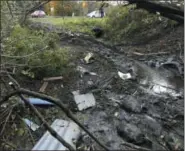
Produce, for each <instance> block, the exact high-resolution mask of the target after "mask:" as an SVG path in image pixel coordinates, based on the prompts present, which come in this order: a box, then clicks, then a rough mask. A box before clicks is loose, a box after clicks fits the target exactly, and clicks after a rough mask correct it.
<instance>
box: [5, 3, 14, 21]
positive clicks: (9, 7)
mask: <svg viewBox="0 0 185 151" xmlns="http://www.w3.org/2000/svg"><path fill="white" fill-rule="evenodd" d="M6 4H7V6H8V9H9V11H10V14H11V16H12V18H13V13H12V9H11V6H10V4H9V2H8V1H6Z"/></svg>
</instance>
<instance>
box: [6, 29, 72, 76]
mask: <svg viewBox="0 0 185 151" xmlns="http://www.w3.org/2000/svg"><path fill="white" fill-rule="evenodd" d="M58 42H59V36H58V35H57V34H55V33H44V32H43V31H42V30H40V31H33V30H29V29H27V28H22V27H20V26H18V25H17V26H15V27H14V29H13V31H12V33H11V36H10V37H8V38H7V39H6V41H5V42H4V44H5V49H4V50H5V51H4V52H3V54H4V55H7V56H11V57H6V56H5V57H3V58H2V59H3V62H8V66H16V67H17V66H18V67H17V68H16V69H17V70H16V71H17V74H20V73H21V74H24V75H26V76H29V77H31V78H39V79H40V78H43V77H45V76H57V75H60V74H62V73H63V72H64V70H65V68H66V66H67V64H68V59H69V58H68V51H67V48H61V47H60V46H59V45H58Z"/></svg>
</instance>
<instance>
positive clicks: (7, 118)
mask: <svg viewBox="0 0 185 151" xmlns="http://www.w3.org/2000/svg"><path fill="white" fill-rule="evenodd" d="M13 108H14V106H13V107H12V108H11V110H10V112H9V114H8V116H7V117H6V120H5V123H4V125H3V128H2V130H1V133H0V135H1V136H2V134H3V132H4V130H5V127H6V124H7V122H8V120H9V118H10V115H11V114H12V111H13Z"/></svg>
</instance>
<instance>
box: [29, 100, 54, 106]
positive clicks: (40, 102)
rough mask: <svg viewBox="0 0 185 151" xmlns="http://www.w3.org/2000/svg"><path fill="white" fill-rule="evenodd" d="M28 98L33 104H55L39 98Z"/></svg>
mask: <svg viewBox="0 0 185 151" xmlns="http://www.w3.org/2000/svg"><path fill="white" fill-rule="evenodd" d="M28 100H29V102H30V103H31V104H33V105H49V106H51V105H54V104H53V103H50V102H48V101H45V100H42V99H38V98H29V99H28Z"/></svg>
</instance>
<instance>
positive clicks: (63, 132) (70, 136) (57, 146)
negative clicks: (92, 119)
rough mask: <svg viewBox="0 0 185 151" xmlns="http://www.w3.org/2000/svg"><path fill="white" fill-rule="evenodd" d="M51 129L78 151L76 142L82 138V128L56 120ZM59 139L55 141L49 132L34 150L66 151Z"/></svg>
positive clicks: (72, 123)
mask: <svg viewBox="0 0 185 151" xmlns="http://www.w3.org/2000/svg"><path fill="white" fill-rule="evenodd" d="M51 127H52V128H53V129H54V130H55V131H56V132H58V134H59V135H60V136H61V137H62V138H63V139H64V140H65V141H66V142H68V143H69V144H70V145H71V146H72V147H73V148H74V150H75V149H76V142H77V140H78V138H79V137H80V134H81V132H80V128H79V127H78V126H77V125H76V124H75V123H74V122H72V121H65V120H61V119H56V120H55V121H54V122H53V123H52V125H51ZM66 149H67V148H66V147H65V146H63V145H62V144H61V143H60V142H59V141H58V140H57V139H55V138H54V137H53V136H52V135H51V134H50V133H49V132H48V131H47V132H46V133H45V134H44V135H43V136H42V138H41V139H40V140H39V141H38V142H37V144H36V145H35V146H34V147H33V149H32V150H66Z"/></svg>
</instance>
